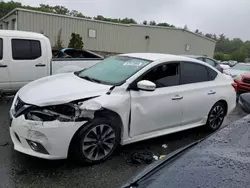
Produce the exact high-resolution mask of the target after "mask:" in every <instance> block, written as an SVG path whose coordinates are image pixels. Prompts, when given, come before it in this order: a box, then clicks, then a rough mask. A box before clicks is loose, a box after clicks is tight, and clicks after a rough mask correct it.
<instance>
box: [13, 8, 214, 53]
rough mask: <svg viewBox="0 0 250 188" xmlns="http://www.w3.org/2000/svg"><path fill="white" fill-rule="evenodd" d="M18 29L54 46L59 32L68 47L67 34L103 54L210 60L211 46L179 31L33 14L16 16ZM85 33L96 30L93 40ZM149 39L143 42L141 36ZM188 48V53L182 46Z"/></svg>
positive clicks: (68, 36) (203, 39)
mask: <svg viewBox="0 0 250 188" xmlns="http://www.w3.org/2000/svg"><path fill="white" fill-rule="evenodd" d="M18 29H19V30H24V31H33V32H38V33H44V34H45V35H46V36H48V37H49V39H50V40H51V43H52V46H54V45H55V43H56V40H57V36H58V33H59V31H60V29H62V40H63V45H64V46H65V47H67V46H68V43H69V40H70V37H71V33H72V32H74V33H77V34H80V35H81V36H82V37H83V42H84V48H86V49H89V50H94V51H104V52H117V53H128V52H162V53H172V54H194V55H201V54H206V55H208V56H213V52H214V48H215V42H213V41H210V40H208V39H205V38H203V37H200V36H197V35H195V34H193V33H189V32H187V31H183V30H177V29H171V28H170V29H169V28H159V27H147V26H138V25H119V24H110V23H103V22H94V21H88V20H83V19H76V18H73V17H72V18H70V17H62V16H55V15H48V14H43V13H37V12H26V11H22V10H19V12H18ZM88 29H95V30H96V32H97V33H96V38H89V37H88ZM146 35H148V36H150V39H148V40H146V39H145V36H146ZM186 44H188V45H189V46H190V51H186V50H185V46H186Z"/></svg>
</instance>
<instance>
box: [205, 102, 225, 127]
mask: <svg viewBox="0 0 250 188" xmlns="http://www.w3.org/2000/svg"><path fill="white" fill-rule="evenodd" d="M225 115H226V107H225V105H224V104H223V103H221V102H217V103H215V105H214V106H213V107H212V109H211V110H210V112H209V114H208V119H207V124H206V126H207V128H208V129H209V130H210V131H216V130H217V129H219V128H220V126H221V125H222V123H223V121H224V118H225Z"/></svg>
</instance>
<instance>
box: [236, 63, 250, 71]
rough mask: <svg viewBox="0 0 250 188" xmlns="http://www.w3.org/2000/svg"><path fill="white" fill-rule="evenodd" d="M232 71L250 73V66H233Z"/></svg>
mask: <svg viewBox="0 0 250 188" xmlns="http://www.w3.org/2000/svg"><path fill="white" fill-rule="evenodd" d="M232 69H235V70H246V71H250V65H246V64H237V65H235V66H233V67H232Z"/></svg>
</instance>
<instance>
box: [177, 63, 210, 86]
mask: <svg viewBox="0 0 250 188" xmlns="http://www.w3.org/2000/svg"><path fill="white" fill-rule="evenodd" d="M208 80H209V76H208V71H207V68H206V67H205V66H204V65H200V64H197V63H191V62H190V63H189V62H183V63H182V66H181V81H180V83H181V84H191V83H197V82H205V81H208Z"/></svg>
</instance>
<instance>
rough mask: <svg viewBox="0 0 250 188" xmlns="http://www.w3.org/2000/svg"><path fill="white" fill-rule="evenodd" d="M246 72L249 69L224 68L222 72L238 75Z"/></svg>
mask: <svg viewBox="0 0 250 188" xmlns="http://www.w3.org/2000/svg"><path fill="white" fill-rule="evenodd" d="M246 72H249V71H244V70H236V69H227V70H224V73H226V74H229V75H231V76H238V75H240V74H242V73H246Z"/></svg>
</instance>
